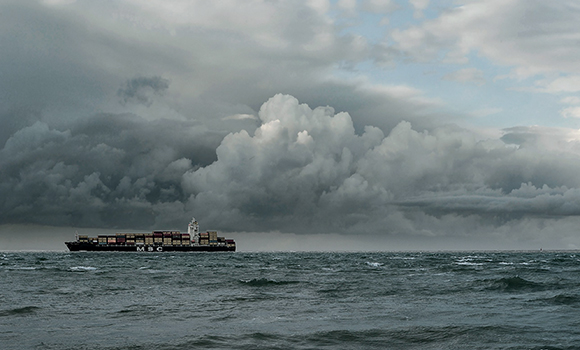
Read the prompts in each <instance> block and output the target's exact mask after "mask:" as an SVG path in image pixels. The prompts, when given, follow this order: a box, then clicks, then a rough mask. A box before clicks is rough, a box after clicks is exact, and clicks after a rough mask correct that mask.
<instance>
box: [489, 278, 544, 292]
mask: <svg viewBox="0 0 580 350" xmlns="http://www.w3.org/2000/svg"><path fill="white" fill-rule="evenodd" d="M488 282H489V283H490V285H489V288H488V289H491V290H500V291H505V292H517V291H541V290H546V289H547V288H548V286H546V285H544V284H543V283H537V282H533V281H528V280H526V279H524V278H521V277H519V276H514V277H503V278H499V279H495V280H488Z"/></svg>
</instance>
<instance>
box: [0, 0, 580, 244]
mask: <svg viewBox="0 0 580 350" xmlns="http://www.w3.org/2000/svg"><path fill="white" fill-rule="evenodd" d="M456 5H457V6H456ZM0 6H1V11H0V47H2V55H0V77H2V79H0V125H1V128H0V147H1V148H0V225H13V224H35V225H54V226H75V227H94V228H107V229H108V228H132V229H150V228H154V227H172V228H176V229H179V228H182V227H183V224H184V222H186V221H187V220H188V219H189V217H190V216H191V215H196V217H198V218H199V219H200V221H202V222H203V223H204V226H205V225H206V224H207V226H208V227H212V228H215V229H219V230H226V231H236V232H253V233H256V232H271V231H276V232H278V233H277V234H282V233H291V234H295V235H296V236H297V237H298V236H300V235H307V234H320V233H324V234H328V235H329V237H336V235H342V236H348V237H359V236H362V235H374V234H376V235H381V236H388V237H402V239H406V238H408V239H427V238H429V239H431V238H439V237H464V238H466V239H471V240H473V241H476V240H479V241H480V242H481V241H485V240H487V239H488V238H489V239H490V240H492V239H496V240H498V241H501V240H502V239H507V240H510V239H512V240H515V241H522V242H523V241H534V240H536V241H538V242H540V241H541V242H549V241H551V240H553V241H557V242H558V243H557V244H556V245H557V246H559V247H573V246H580V241H579V240H578V238H576V235H575V230H576V229H575V227H576V225H577V224H578V217H579V216H578V214H580V210H579V209H578V208H579V200H578V198H579V196H578V194H579V193H578V192H579V189H580V183H579V180H578V179H577V174H578V172H579V170H580V169H578V168H579V166H578V165H577V164H580V163H579V162H578V160H579V159H578V158H579V156H580V153H579V144H578V140H579V139H580V134H579V133H578V131H577V130H576V129H566V128H558V127H542V126H525V125H524V126H517V125H520V124H513V123H512V124H509V123H508V124H509V125H510V127H509V128H506V129H498V128H494V127H489V128H488V129H481V128H477V127H473V126H472V125H470V124H469V121H472V120H474V119H479V120H483V119H485V118H487V117H488V116H494V117H497V118H498V119H499V118H501V117H502V116H503V115H505V114H506V113H508V112H512V113H513V110H514V108H511V107H510V105H502V104H500V103H499V102H500V100H501V98H491V99H489V101H488V100H485V101H483V102H482V103H480V104H478V105H473V106H469V108H468V111H469V112H465V113H459V112H458V111H457V110H455V109H454V106H455V105H456V104H457V105H460V104H461V103H462V102H463V101H462V98H469V97H470V95H471V96H477V95H478V93H479V92H481V91H484V92H485V91H487V92H489V91H493V90H494V89H495V87H496V85H494V84H496V82H498V81H500V82H506V81H524V82H527V83H529V84H531V86H527V87H526V88H521V86H519V87H520V88H521V89H520V90H521V92H522V94H523V93H533V94H539V95H542V96H549V95H550V94H553V95H557V96H555V97H554V101H556V102H554V103H555V104H556V105H557V109H556V110H555V111H556V112H555V116H556V117H558V118H562V119H565V120H566V121H570V122H574V120H575V119H577V118H578V116H579V115H580V112H579V111H578V105H579V104H580V102H579V100H578V96H575V95H574V94H575V93H577V92H578V91H580V88H578V82H579V80H578V77H577V75H578V74H580V73H579V71H580V69H579V66H578V60H577V59H576V57H577V56H578V55H577V54H576V51H577V45H574V43H575V41H574V40H576V39H575V38H576V37H577V35H576V34H577V32H578V24H577V22H578V21H577V20H576V18H577V17H578V16H575V14H577V12H578V11H579V7H578V6H577V5H575V3H574V2H570V1H567V2H558V3H554V4H552V3H550V4H548V3H546V2H542V1H516V0H511V1H507V2H506V1H493V0H492V1H479V0H478V1H459V2H454V5H453V6H451V5H449V6H447V7H441V8H440V7H439V6H436V4H435V3H433V2H430V1H419V0H417V1H415V0H413V1H410V2H409V3H405V2H394V1H358V2H357V1H339V2H336V3H333V2H328V1H292V2H284V1H282V2H271V1H251V2H247V1H231V2H228V3H227V6H226V5H224V3H222V2H207V1H189V0H188V1H183V0H171V1H148V2H147V3H144V2H141V1H133V0H125V1H115V2H94V1H92V2H91V1H81V0H79V1H12V0H6V1H2V2H1V4H0ZM405 9H407V11H408V13H407V15H408V17H409V18H408V19H405V16H401V17H397V16H398V15H397V14H398V13H400V12H401V11H405ZM437 11H439V12H437ZM367 19H369V20H371V21H376V22H377V26H378V27H380V28H381V29H380V31H377V32H376V33H371V35H368V34H369V33H368V32H365V30H368V28H365V27H364V26H360V28H356V27H357V24H360V23H363V22H365V20H367ZM406 20H409V21H412V22H405V21H406ZM365 23H367V22H365ZM368 23H371V22H368ZM377 33H378V34H377ZM365 35H366V36H365ZM481 62H484V63H485V64H479V65H477V63H481ZM440 63H444V64H445V65H446V66H445V67H444V68H442V69H441V71H440V72H439V71H438V72H435V73H433V72H432V71H431V72H430V73H429V72H426V71H413V72H412V73H413V74H408V75H409V76H414V77H421V79H423V78H425V77H427V76H436V77H435V78H434V80H429V81H430V82H431V83H425V85H423V86H418V85H417V84H413V83H411V82H409V81H405V79H401V76H406V75H407V74H406V73H407V72H410V71H407V70H406V69H408V67H416V66H421V64H431V66H430V67H433V69H435V70H437V69H438V68H441V67H442V66H440V65H438V64H440ZM492 65H495V66H492ZM367 66H371V67H372V69H371V70H370V72H371V73H372V74H371V73H368V72H369V71H367V70H365V69H366V68H365V67H367ZM490 66H492V68H493V69H490V68H489V67H490ZM424 67H427V66H424ZM398 69H401V73H399V72H398ZM425 69H426V68H425ZM429 69H431V68H429ZM490 72H492V73H490ZM506 72H507V73H506ZM367 73H368V74H367ZM375 73H376V74H375ZM387 73H393V74H392V75H389V74H387ZM397 73H399V75H397ZM504 73H506V74H504ZM375 76H377V77H379V76H381V77H383V80H380V79H378V78H376V77H375ZM425 79H426V78H425ZM433 82H435V83H433ZM440 83H441V84H447V85H442V86H448V87H451V86H455V88H457V86H459V89H460V90H461V91H458V90H450V91H451V92H450V93H449V94H448V95H449V96H451V95H453V98H455V99H454V100H449V99H444V98H445V97H446V95H445V94H437V93H435V92H434V91H436V90H439V89H440V88H439V85H438V84H440ZM451 84H457V85H451ZM522 85H524V83H522ZM429 89H431V90H429ZM475 89H480V90H475ZM485 89H487V90H485ZM453 91H457V92H458V93H460V94H461V96H460V97H457V96H455V95H454V93H453ZM502 91H503V90H502ZM503 92H505V91H503ZM512 92H513V91H512ZM512 92H510V93H512ZM500 94H502V92H500ZM486 96H487V95H486ZM495 96H496V95H494V97H495ZM510 96H511V95H510ZM502 97H503V96H502ZM480 102H481V101H480ZM465 103H466V104H469V101H467V102H465ZM517 103H520V101H516V102H514V104H517ZM545 118H549V116H546V117H545ZM518 120H526V116H519V117H518ZM529 124H532V122H530V123H529ZM534 124H535V123H534ZM35 227H36V226H35ZM554 232H557V233H554ZM371 241H372V240H371Z"/></svg>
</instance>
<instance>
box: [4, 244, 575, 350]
mask: <svg viewBox="0 0 580 350" xmlns="http://www.w3.org/2000/svg"><path fill="white" fill-rule="evenodd" d="M0 286H1V289H0V348H1V349H197V348H207V349H580V255H578V256H577V255H576V253H575V252H542V253H540V252H537V253H536V252H534V253H522V252H508V253H504V252H485V253H484V252H477V253H474V252H471V253H457V252H449V253H233V254H232V253H180V254H176V253H161V254H148V253H89V252H80V253H0Z"/></svg>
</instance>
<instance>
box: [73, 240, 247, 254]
mask: <svg viewBox="0 0 580 350" xmlns="http://www.w3.org/2000/svg"><path fill="white" fill-rule="evenodd" d="M65 244H66V246H67V247H68V249H69V250H70V251H71V252H78V251H88V252H149V253H161V252H235V251H236V248H235V247H226V246H211V245H174V246H170V245H118V244H91V243H81V242H65Z"/></svg>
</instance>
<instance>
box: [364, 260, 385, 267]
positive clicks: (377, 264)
mask: <svg viewBox="0 0 580 350" xmlns="http://www.w3.org/2000/svg"><path fill="white" fill-rule="evenodd" d="M366 264H367V265H369V266H372V267H380V266H383V264H382V263H380V262H372V261H367V263H366Z"/></svg>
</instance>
